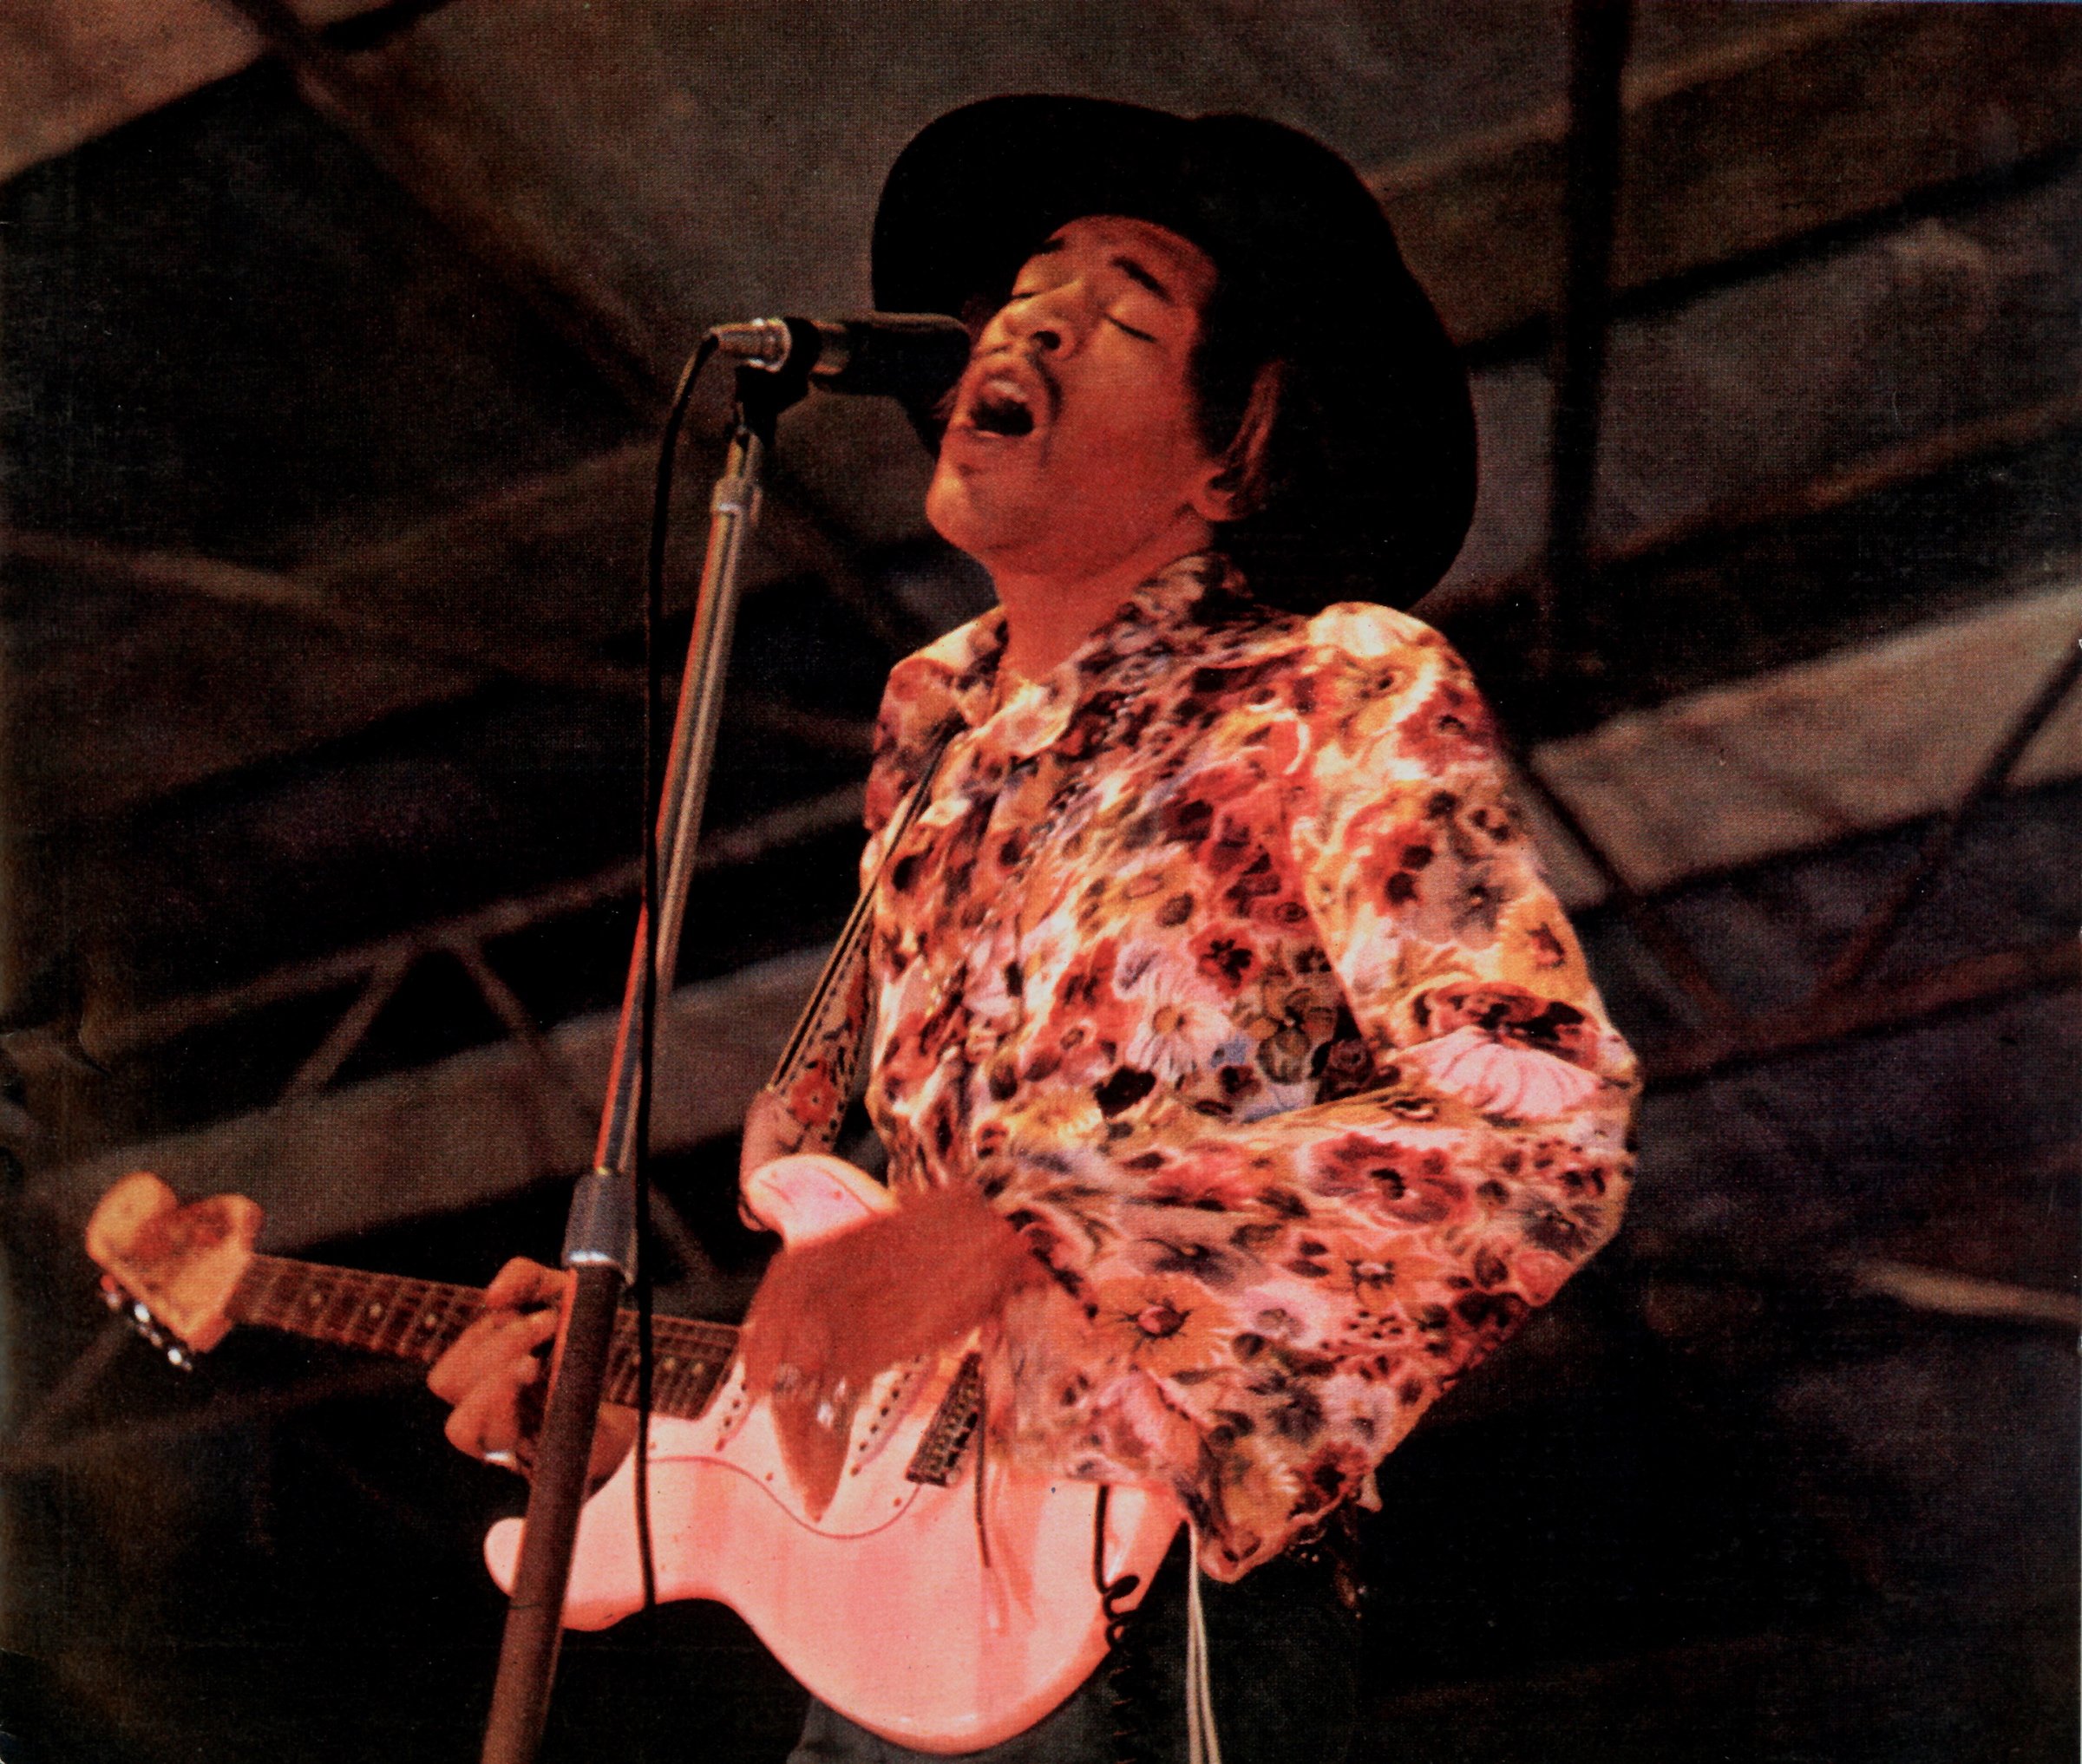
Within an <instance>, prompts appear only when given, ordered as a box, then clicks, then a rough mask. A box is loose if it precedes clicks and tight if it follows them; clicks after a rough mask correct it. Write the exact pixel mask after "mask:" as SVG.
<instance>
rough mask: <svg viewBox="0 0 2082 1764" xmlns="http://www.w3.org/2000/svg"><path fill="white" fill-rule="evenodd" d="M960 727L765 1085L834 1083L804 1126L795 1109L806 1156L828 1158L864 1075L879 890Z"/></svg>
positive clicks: (902, 816) (921, 788) (903, 820)
mask: <svg viewBox="0 0 2082 1764" xmlns="http://www.w3.org/2000/svg"><path fill="white" fill-rule="evenodd" d="M962 726H963V725H962V724H961V723H960V722H959V720H956V721H951V722H948V724H947V725H946V728H943V729H942V730H941V731H940V736H939V738H938V740H937V741H935V742H934V743H933V749H932V751H931V752H930V753H929V754H927V755H926V764H925V769H924V770H923V771H922V772H920V774H919V779H918V782H917V783H915V784H913V786H912V787H911V793H910V794H909V795H907V796H906V797H905V798H904V800H903V802H902V803H901V805H900V807H898V809H897V811H896V813H895V814H894V816H892V817H891V818H890V822H889V832H888V837H887V839H886V840H883V842H882V855H881V859H880V860H879V861H878V862H877V863H876V865H875V866H874V875H873V876H871V877H869V878H868V884H867V885H866V886H865V887H864V888H862V889H861V894H860V898H859V899H857V900H855V901H854V904H853V911H851V912H849V913H848V914H847V915H846V924H845V925H844V927H843V928H842V929H841V931H840V932H839V937H838V941H837V942H836V943H835V944H833V945H832V951H831V954H830V956H829V957H827V958H826V960H825V963H824V970H823V972H822V973H821V974H819V975H818V976H817V983H816V984H815V986H814V987H812V988H811V989H810V994H809V1003H807V1004H805V1005H804V1006H803V1007H802V1015H801V1016H798V1017H797V1018H796V1019H795V1028H794V1029H792V1030H791V1031H790V1032H789V1037H788V1042H787V1045H786V1046H785V1047H783V1048H782V1050H781V1057H780V1059H779V1060H778V1061H776V1062H775V1065H774V1073H773V1076H772V1077H770V1078H769V1079H768V1080H767V1081H766V1088H768V1089H769V1090H771V1091H775V1092H776V1093H777V1094H780V1095H781V1096H782V1097H783V1098H786V1097H788V1096H789V1095H791V1094H793V1093H794V1092H795V1088H796V1087H797V1086H798V1084H799V1083H800V1082H801V1081H802V1079H803V1078H805V1077H807V1076H809V1075H810V1074H811V1073H812V1072H813V1071H816V1070H819V1069H821V1070H822V1073H823V1074H824V1075H825V1077H826V1078H827V1079H828V1080H829V1081H830V1088H829V1089H828V1090H827V1089H825V1088H824V1087H823V1086H822V1085H820V1086H817V1087H815V1088H816V1090H817V1092H818V1094H820V1095H821V1096H822V1098H823V1099H824V1101H825V1103H826V1105H827V1106H825V1107H821V1108H819V1109H818V1110H816V1111H815V1114H816V1118H815V1119H812V1120H804V1119H803V1116H802V1113H801V1112H800V1111H799V1110H796V1109H795V1108H793V1107H791V1109H790V1112H791V1113H793V1114H795V1118H796V1120H798V1121H800V1122H801V1123H802V1127H803V1128H804V1130H805V1135H804V1138H803V1140H802V1146H801V1147H800V1148H799V1149H801V1150H802V1151H805V1152H828V1151H829V1150H830V1149H831V1147H832V1142H833V1141H834V1140H836V1139H837V1138H838V1136H839V1126H840V1123H841V1120H843V1119H844V1117H845V1114H846V1104H847V1102H848V1100H849V1099H850V1098H851V1097H852V1095H853V1081H854V1076H855V1075H856V1074H857V1073H858V1072H859V1070H860V1062H861V1048H862V1046H863V1045H864V1044H865V1043H866V1042H867V1039H868V1009H867V1005H866V1002H865V1001H866V999H867V996H868V938H869V936H870V934H871V933H872V932H873V931H874V896H875V891H876V890H877V889H878V888H880V887H881V881H882V877H883V876H884V875H885V874H886V873H887V871H888V868H889V865H890V860H891V859H893V858H894V856H895V855H896V850H897V847H898V846H900V845H902V844H903V842H904V838H905V835H907V833H909V832H910V831H911V824H912V823H913V821H915V820H917V819H918V815H919V811H920V809H922V808H923V807H925V806H926V803H927V802H929V801H930V800H932V796H933V781H934V780H935V779H936V778H938V777H939V775H940V761H943V760H944V759H946V755H947V748H949V747H950V746H951V745H952V744H953V740H954V736H955V735H956V733H957V732H958V731H959V729H960V728H962Z"/></svg>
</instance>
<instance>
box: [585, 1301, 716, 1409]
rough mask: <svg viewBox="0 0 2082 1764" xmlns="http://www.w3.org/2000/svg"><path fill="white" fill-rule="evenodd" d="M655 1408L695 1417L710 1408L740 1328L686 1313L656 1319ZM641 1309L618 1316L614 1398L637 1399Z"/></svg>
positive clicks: (611, 1378) (610, 1380) (611, 1383)
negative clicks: (639, 1316) (637, 1362)
mask: <svg viewBox="0 0 2082 1764" xmlns="http://www.w3.org/2000/svg"><path fill="white" fill-rule="evenodd" d="M651 1336H652V1340H651V1408H652V1409H653V1410H655V1411H656V1412H657V1413H658V1414H666V1415H675V1416H682V1417H686V1418H689V1419H691V1418H692V1417H694V1416H696V1415H698V1414H700V1413H701V1412H702V1410H703V1409H704V1408H706V1407H707V1406H708V1401H709V1398H710V1396H711V1395H713V1394H714V1392H715V1389H716V1387H717V1385H718V1384H719V1383H721V1382H723V1374H724V1372H725V1371H726V1370H727V1369H729V1367H730V1356H731V1355H732V1354H733V1353H734V1352H735V1350H736V1348H737V1330H733V1329H730V1328H728V1327H727V1326H725V1325H723V1324H720V1323H699V1322H697V1321H694V1320H693V1319H691V1318H687V1317H665V1316H661V1317H654V1318H653V1319H652V1320H651ZM636 1357H637V1356H636V1313H635V1312H634V1311H632V1310H625V1311H624V1312H623V1313H622V1314H621V1316H619V1318H617V1319H616V1323H615V1331H614V1349H613V1355H612V1358H611V1359H610V1360H609V1362H608V1366H607V1378H606V1398H607V1400H608V1401H610V1402H619V1403H623V1404H626V1405H633V1404H634V1403H635V1401H636V1395H637V1391H636Z"/></svg>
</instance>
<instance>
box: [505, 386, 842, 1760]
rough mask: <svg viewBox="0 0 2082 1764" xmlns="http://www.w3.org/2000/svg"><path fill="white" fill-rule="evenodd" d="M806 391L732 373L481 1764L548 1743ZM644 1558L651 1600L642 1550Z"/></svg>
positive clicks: (662, 484)
mask: <svg viewBox="0 0 2082 1764" xmlns="http://www.w3.org/2000/svg"><path fill="white" fill-rule="evenodd" d="M706 356H707V347H706V346H705V345H704V350H703V352H702V353H701V354H698V355H697V356H695V358H694V360H693V361H692V362H691V363H689V364H688V368H687V371H686V374H685V376H684V377H683V378H682V381H681V383H680V389H679V393H678V396H677V397H676V398H675V400H674V402H673V407H672V415H671V417H670V418H669V419H668V422H667V427H666V433H665V446H664V448H663V450H662V453H661V457H660V461H659V467H658V502H659V507H660V509H661V511H662V509H663V506H664V504H665V498H666V495H667V493H668V490H669V486H670V483H671V458H672V450H673V446H674V443H675V441H676V440H677V437H678V429H679V425H680V424H681V422H682V421H684V416H685V411H686V406H687V400H688V396H689V394H690V393H691V389H692V385H693V381H694V377H695V376H696V375H697V373H698V372H699V370H700V367H701V364H702V363H703V362H704V360H705V359H706ZM807 388H808V374H807V369H797V370H792V371H791V370H790V369H789V368H787V367H786V366H785V365H783V366H781V367H779V368H778V369H772V368H767V367H764V366H748V367H741V368H740V369H738V370H737V408H736V410H735V413H734V415H733V418H732V425H731V433H730V447H729V452H728V454H727V456H726V458H725V461H724V464H723V473H722V475H721V476H720V477H719V478H718V479H717V482H716V487H715V491H714V493H712V495H711V496H710V501H709V509H710V515H709V544H708V553H707V557H706V559H704V563H703V565H702V572H701V592H700V598H698V600H697V602H696V604H695V615H694V632H693V637H692V638H691V643H690V645H689V648H688V652H687V665H686V671H685V672H684V675H683V676H681V681H680V694H679V709H678V715H677V716H676V717H675V718H674V721H673V727H672V745H671V755H670V757H669V759H668V761H667V762H666V767H665V786H664V789H663V790H662V792H661V793H660V798H659V802H658V822H657V828H658V831H657V852H658V865H659V868H660V869H661V870H662V872H663V886H662V887H659V886H656V885H654V886H653V887H652V888H651V891H650V892H651V898H652V904H653V908H654V910H655V911H656V913H657V919H656V928H655V931H653V927H652V924H651V917H650V912H651V909H646V911H645V914H644V917H643V918H642V919H641V920H640V921H639V923H638V927H637V935H636V947H635V950H634V951H633V952H632V955H631V957H630V963H629V978H628V983H627V984H626V986H625V989H624V991H623V996H622V1010H621V1022H620V1029H619V1032H618V1034H617V1036H616V1037H615V1047H614V1058H613V1062H612V1068H611V1070H610V1072H609V1075H608V1082H607V1096H606V1104H605V1106H604V1107H603V1109H602V1111H601V1116H600V1133H599V1142H598V1146H597V1147H596V1149H595V1152H594V1157H593V1169H592V1171H591V1172H590V1173H587V1174H586V1175H585V1176H583V1177H581V1178H580V1179H579V1183H578V1187H577V1190H576V1192H574V1193H573V1196H572V1203H571V1213H570V1217H569V1219H568V1221H567V1223H566V1228H565V1236H564V1254H563V1261H564V1265H565V1267H566V1268H567V1269H569V1270H570V1271H571V1273H572V1278H571V1282H570V1284H569V1287H568V1290H567V1291H566V1298H565V1314H564V1324H563V1330H562V1332H561V1340H560V1347H559V1349H558V1352H557V1354H556V1355H555V1356H554V1359H553V1370H552V1375H551V1381H550V1386H549V1396H548V1402H547V1413H546V1414H545V1416H544V1419H543V1424H542V1434H541V1438H540V1442H539V1444H538V1447H537V1452H536V1459H535V1465H534V1482H533V1486H531V1488H530V1489H529V1492H528V1498H527V1524H526V1527H525V1529H524V1531H523V1532H522V1535H521V1560H520V1565H519V1567H518V1569H517V1570H516V1571H515V1574H514V1589H513V1593H512V1596H511V1597H510V1598H509V1600H508V1602H507V1614H506V1627H505V1630H504V1632H503V1634H502V1635H501V1640H500V1648H499V1674H498V1677H497V1680H496V1681H495V1682H494V1685H493V1689H492V1704H491V1712H490V1715H489V1717H488V1720H487V1722H486V1725H485V1733H484V1749H483V1752H482V1754H481V1759H482V1764H532V1761H533V1760H534V1757H535V1755H536V1753H537V1751H538V1750H539V1748H540V1745H541V1741H542V1729H543V1724H544V1722H545V1719H546V1718H547V1714H548V1709H549V1694H550V1686H551V1683H552V1681H553V1679H554V1677H555V1674H556V1668H557V1650H558V1646H559V1643H560V1641H561V1640H562V1637H563V1613H564V1594H565V1590H566V1585H567V1584H568V1583H569V1581H570V1578H571V1553H572V1545H573V1541H574V1539H575V1538H576V1536H577V1532H578V1522H579V1506H580V1505H581V1504H582V1502H583V1501H584V1499H585V1496H586V1467H587V1462H588V1460H589V1459H590V1458H591V1456H592V1452H593V1427H594V1422H595V1421H596V1419H597V1417H598V1415H599V1405H600V1393H601V1389H602V1387H603V1384H604V1382H605V1378H606V1368H607V1357H608V1350H609V1349H610V1348H611V1347H612V1343H613V1336H614V1323H615V1316H616V1312H617V1310H618V1309H619V1304H620V1302H621V1296H622V1290H623V1288H624V1287H625V1286H626V1285H628V1284H631V1283H632V1282H633V1281H634V1280H635V1278H636V1265H637V1221H638V1217H639V1211H640V1208H639V1198H638V1193H637V1187H638V1183H639V1182H640V1181H641V1179H642V1173H641V1169H640V1165H641V1155H640V1153H641V1150H642V1147H643V1144H644V1141H645V1139H646V1138H647V1129H648V1126H649V1114H650V1109H649V1097H648V1094H647V1091H646V1087H645V1068H646V1067H647V1064H648V1057H647V1053H648V1043H649V1041H650V1033H649V1032H650V1029H651V1024H652V1022H653V1020H654V1018H655V1015H656V1009H657V1001H658V997H659V996H664V995H667V994H669V993H670V991H671V980H672V975H673V971H674V970H675V968H676V966H677V965H678V954H679V932H680V925H681V921H682V919H683V918H684V915H685V911H686V904H687V889H688V885H689V883H690V881H691V878H692V874H693V860H694V846H695V841H696V840H697V837H698V835H699V833H700V831H701V818H702V810H703V807H704V804H705V802H706V800H707V795H708V783H709V771H710V766H711V765H712V763H713V761H714V760H715V754H716V732H717V722H718V719H719V716H720V715H721V712H722V709H723V674H724V670H725V668H726V666H727V664H728V661H729V656H730V632H731V627H732V625H733V624H734V623H735V621H736V617H737V597H738V579H737V578H738V565H739V563H740V561H741V560H742V559H743V553H744V546H745V541H746V539H748V538H749V537H750V533H751V530H752V526H753V524H754V522H755V521H756V519H758V513H759V498H760V487H761V480H762V476H763V470H764V467H765V461H766V456H767V454H769V451H770V450H771V449H772V447H773V441H774V424H775V420H776V418H777V417H778V416H779V415H780V414H781V412H782V411H783V410H784V409H786V408H788V407H789V405H791V404H793V403H795V402H796V401H797V400H798V399H800V398H801V397H802V395H803V393H804V392H805V390H806V389H807ZM663 546H664V526H663V520H662V518H661V519H659V521H658V523H656V525H655V526H654V529H653V532H652V537H651V572H652V574H651V581H652V584H653V585H654V586H655V585H656V583H657V582H658V578H659V574H660V570H661V565H662V554H663ZM649 879H650V880H651V881H652V882H653V883H654V884H655V883H656V881H657V879H656V878H649ZM649 1443H650V1442H649V1441H647V1440H642V1439H639V1440H638V1441H637V1442H636V1446H635V1449H636V1450H637V1451H638V1453H642V1452H644V1451H645V1450H647V1449H648V1447H649ZM639 1486H641V1485H640V1484H639ZM649 1583H650V1574H649V1549H648V1539H647V1537H646V1538H645V1591H646V1592H648V1591H650V1584H649Z"/></svg>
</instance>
